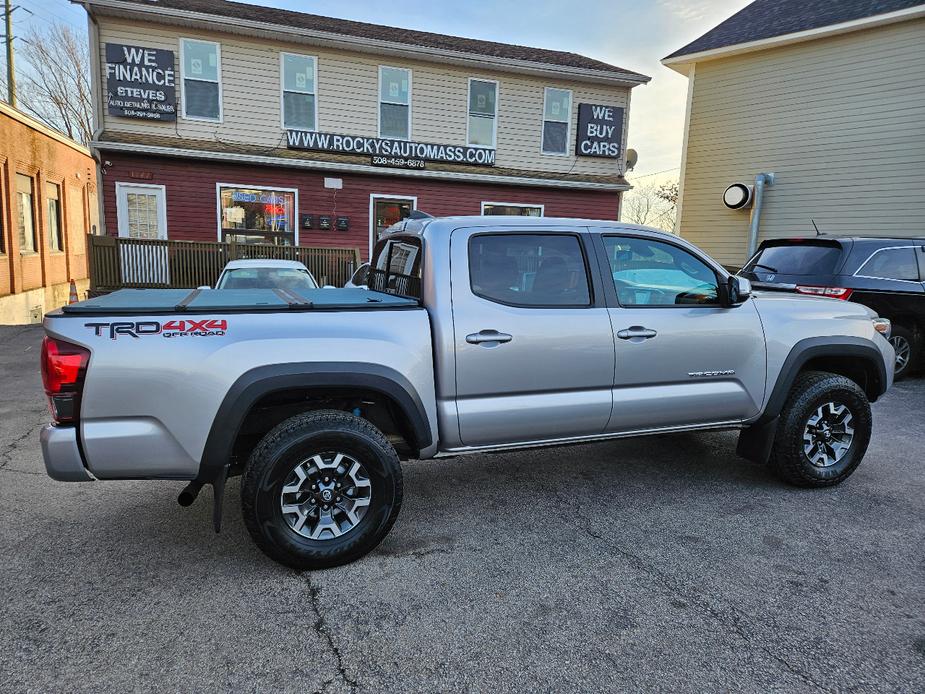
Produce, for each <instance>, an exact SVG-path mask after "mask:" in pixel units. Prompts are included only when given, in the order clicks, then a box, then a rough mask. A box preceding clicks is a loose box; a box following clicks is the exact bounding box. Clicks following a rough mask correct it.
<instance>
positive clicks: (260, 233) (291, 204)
mask: <svg viewBox="0 0 925 694" xmlns="http://www.w3.org/2000/svg"><path fill="white" fill-rule="evenodd" d="M219 206H220V208H221V224H222V240H223V241H232V240H233V241H235V242H236V243H269V244H273V245H277V246H291V245H294V244H295V241H296V239H295V223H296V222H295V192H294V191H291V190H278V189H272V188H235V187H231V186H220V187H219Z"/></svg>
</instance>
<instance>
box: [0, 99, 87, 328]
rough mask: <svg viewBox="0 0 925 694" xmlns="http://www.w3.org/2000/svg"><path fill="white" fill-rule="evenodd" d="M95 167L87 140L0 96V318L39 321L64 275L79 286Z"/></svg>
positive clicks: (57, 301)
mask: <svg viewBox="0 0 925 694" xmlns="http://www.w3.org/2000/svg"><path fill="white" fill-rule="evenodd" d="M95 172H96V163H95V162H94V161H93V158H92V157H91V156H90V151H89V150H88V149H87V148H85V147H81V146H80V145H78V144H77V143H76V142H74V141H73V140H69V139H68V138H66V137H64V136H63V135H61V134H60V133H58V132H56V131H54V130H52V129H50V128H47V127H46V126H44V125H43V124H41V123H40V122H38V121H36V120H35V119H33V118H31V117H29V116H27V115H26V114H24V113H22V112H21V111H18V110H17V109H15V108H12V107H11V106H9V105H8V104H5V103H0V324H9V323H29V322H38V321H39V320H41V318H42V315H43V314H44V313H45V312H46V311H49V310H51V309H53V308H56V307H58V306H61V305H62V304H65V303H67V299H68V290H69V286H70V285H69V280H71V279H73V280H75V281H76V283H77V287H78V291H79V292H80V293H81V296H82V295H83V292H84V291H86V289H87V285H88V281H87V255H86V235H87V233H93V232H95V231H96V228H97V225H98V219H99V214H98V210H99V207H98V203H97V197H96V192H97V187H96V173H95Z"/></svg>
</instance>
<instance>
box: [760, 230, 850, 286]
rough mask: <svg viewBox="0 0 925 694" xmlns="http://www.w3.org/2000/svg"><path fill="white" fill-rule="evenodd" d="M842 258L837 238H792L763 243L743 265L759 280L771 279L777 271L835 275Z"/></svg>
mask: <svg viewBox="0 0 925 694" xmlns="http://www.w3.org/2000/svg"><path fill="white" fill-rule="evenodd" d="M841 258H842V247H841V244H839V243H838V242H837V241H824V240H815V239H813V240H805V241H804V240H802V239H800V240H792V241H781V242H772V243H769V244H767V245H763V246H762V247H761V248H760V249H759V251H758V253H757V254H756V255H755V256H754V257H753V258H752V259H751V260H749V261H748V263H746V265H745V267H743V268H742V273H743V274H745V273H748V274H750V275H752V276H753V277H754V278H755V279H758V280H759V281H766V282H773V281H774V280H775V279H777V276H778V275H834V274H835V273H836V271H837V269H838V266H839V264H840V263H839V261H840V260H841Z"/></svg>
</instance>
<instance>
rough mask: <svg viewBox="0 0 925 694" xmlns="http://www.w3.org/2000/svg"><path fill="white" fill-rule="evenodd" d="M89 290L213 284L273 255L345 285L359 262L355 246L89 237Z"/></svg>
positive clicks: (321, 281) (323, 279)
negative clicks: (240, 264) (226, 272)
mask: <svg viewBox="0 0 925 694" xmlns="http://www.w3.org/2000/svg"><path fill="white" fill-rule="evenodd" d="M87 249H88V256H89V258H88V259H89V264H90V291H91V292H92V293H105V292H109V291H114V290H116V289H126V288H130V289H183V288H187V287H188V288H195V287H201V286H206V285H209V286H214V285H215V282H216V281H217V280H218V276H219V274H220V273H221V271H222V268H224V267H225V264H226V263H228V261H230V260H243V259H250V258H273V259H276V260H296V261H298V262H300V263H303V264H304V265H305V266H306V267H307V268H308V269H309V270H310V271H311V273H312V274H313V275H314V276H315V279H316V280H318V283H319V284H321V285H325V284H331V285H334V286H335V287H342V286H343V285H344V283H345V282H346V281H347V280H348V279H350V276H351V275H352V274H353V273H354V271H355V270H356V268H357V267H358V266H359V264H360V251H359V249H355V248H308V247H305V246H273V245H264V244H240V243H239V244H235V243H218V242H214V241H162V240H159V239H129V238H115V237H112V236H95V235H89V236H88V237H87Z"/></svg>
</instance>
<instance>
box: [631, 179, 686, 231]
mask: <svg viewBox="0 0 925 694" xmlns="http://www.w3.org/2000/svg"><path fill="white" fill-rule="evenodd" d="M677 214H678V182H677V181H672V182H670V183H664V184H662V185H661V186H656V185H654V184H652V183H649V184H640V185H637V186H635V187H634V188H633V189H632V190H631V191H629V192H628V193H625V194H624V196H623V205H622V207H621V217H622V219H623V221H625V222H632V223H633V224H645V225H647V226H652V227H656V228H658V229H664V230H665V231H674V226H675V218H676V217H677Z"/></svg>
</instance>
